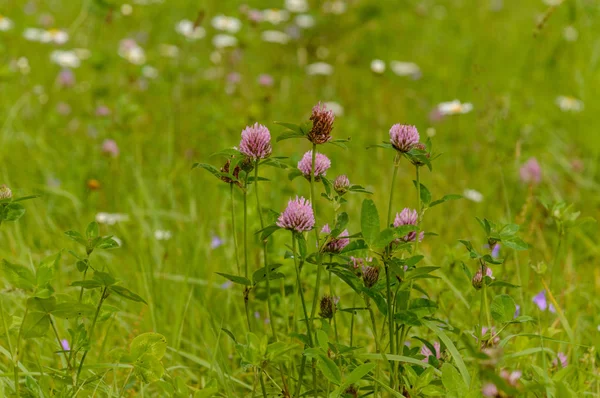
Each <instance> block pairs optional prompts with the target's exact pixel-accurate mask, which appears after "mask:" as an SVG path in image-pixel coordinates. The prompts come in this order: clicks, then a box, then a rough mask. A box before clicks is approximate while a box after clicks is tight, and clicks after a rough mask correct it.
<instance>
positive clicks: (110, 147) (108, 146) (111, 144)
mask: <svg viewBox="0 0 600 398" xmlns="http://www.w3.org/2000/svg"><path fill="white" fill-rule="evenodd" d="M102 153H104V154H105V155H108V156H111V157H113V158H116V157H118V156H119V146H118V145H117V142H116V141H115V140H110V139H109V140H104V142H103V143H102Z"/></svg>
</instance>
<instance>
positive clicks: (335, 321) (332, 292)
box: [329, 255, 340, 345]
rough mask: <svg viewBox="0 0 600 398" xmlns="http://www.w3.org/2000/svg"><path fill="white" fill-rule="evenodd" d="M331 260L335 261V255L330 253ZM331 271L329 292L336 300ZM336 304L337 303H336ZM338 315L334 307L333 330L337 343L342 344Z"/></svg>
mask: <svg viewBox="0 0 600 398" xmlns="http://www.w3.org/2000/svg"><path fill="white" fill-rule="evenodd" d="M329 262H330V263H331V262H333V256H332V255H329ZM331 274H332V273H331V272H329V294H330V295H331V298H332V299H333V300H335V291H334V289H333V280H332V278H331ZM334 305H335V304H334ZM336 315H337V308H335V307H334V312H333V330H334V333H335V343H336V344H338V345H339V344H340V338H339V336H338V327H337V320H336V318H337V317H336Z"/></svg>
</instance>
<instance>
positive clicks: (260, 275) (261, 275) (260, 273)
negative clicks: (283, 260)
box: [252, 264, 285, 285]
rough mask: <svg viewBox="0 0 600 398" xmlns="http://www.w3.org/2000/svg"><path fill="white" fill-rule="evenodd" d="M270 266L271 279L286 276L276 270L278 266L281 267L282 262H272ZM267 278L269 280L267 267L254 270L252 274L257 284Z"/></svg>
mask: <svg viewBox="0 0 600 398" xmlns="http://www.w3.org/2000/svg"><path fill="white" fill-rule="evenodd" d="M269 267H270V268H269V280H273V279H282V278H285V275H284V274H282V273H281V272H276V271H277V268H279V267H281V264H271V265H269ZM265 280H267V269H266V268H265V267H262V268H260V269H258V270H256V271H254V273H253V274H252V281H253V282H254V284H255V285H256V284H257V283H260V282H262V281H265Z"/></svg>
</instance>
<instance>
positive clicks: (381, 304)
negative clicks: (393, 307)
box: [363, 288, 388, 315]
mask: <svg viewBox="0 0 600 398" xmlns="http://www.w3.org/2000/svg"><path fill="white" fill-rule="evenodd" d="M363 292H364V293H365V294H366V295H367V296H369V297H370V298H372V299H373V301H375V304H376V305H377V309H378V310H379V312H381V313H382V314H383V315H387V311H388V308H387V304H386V302H385V299H384V298H383V295H382V294H381V293H379V292H377V291H375V290H373V289H367V288H364V289H363Z"/></svg>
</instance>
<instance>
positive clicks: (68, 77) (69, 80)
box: [56, 68, 75, 87]
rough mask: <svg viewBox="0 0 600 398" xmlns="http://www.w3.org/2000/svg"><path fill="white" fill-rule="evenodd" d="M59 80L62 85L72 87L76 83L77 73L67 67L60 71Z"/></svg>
mask: <svg viewBox="0 0 600 398" xmlns="http://www.w3.org/2000/svg"><path fill="white" fill-rule="evenodd" d="M56 80H57V82H58V84H59V86H61V87H72V86H73V85H75V75H74V74H73V71H71V69H68V68H65V69H62V70H61V71H60V72H59V73H58V77H57V79H56Z"/></svg>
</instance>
